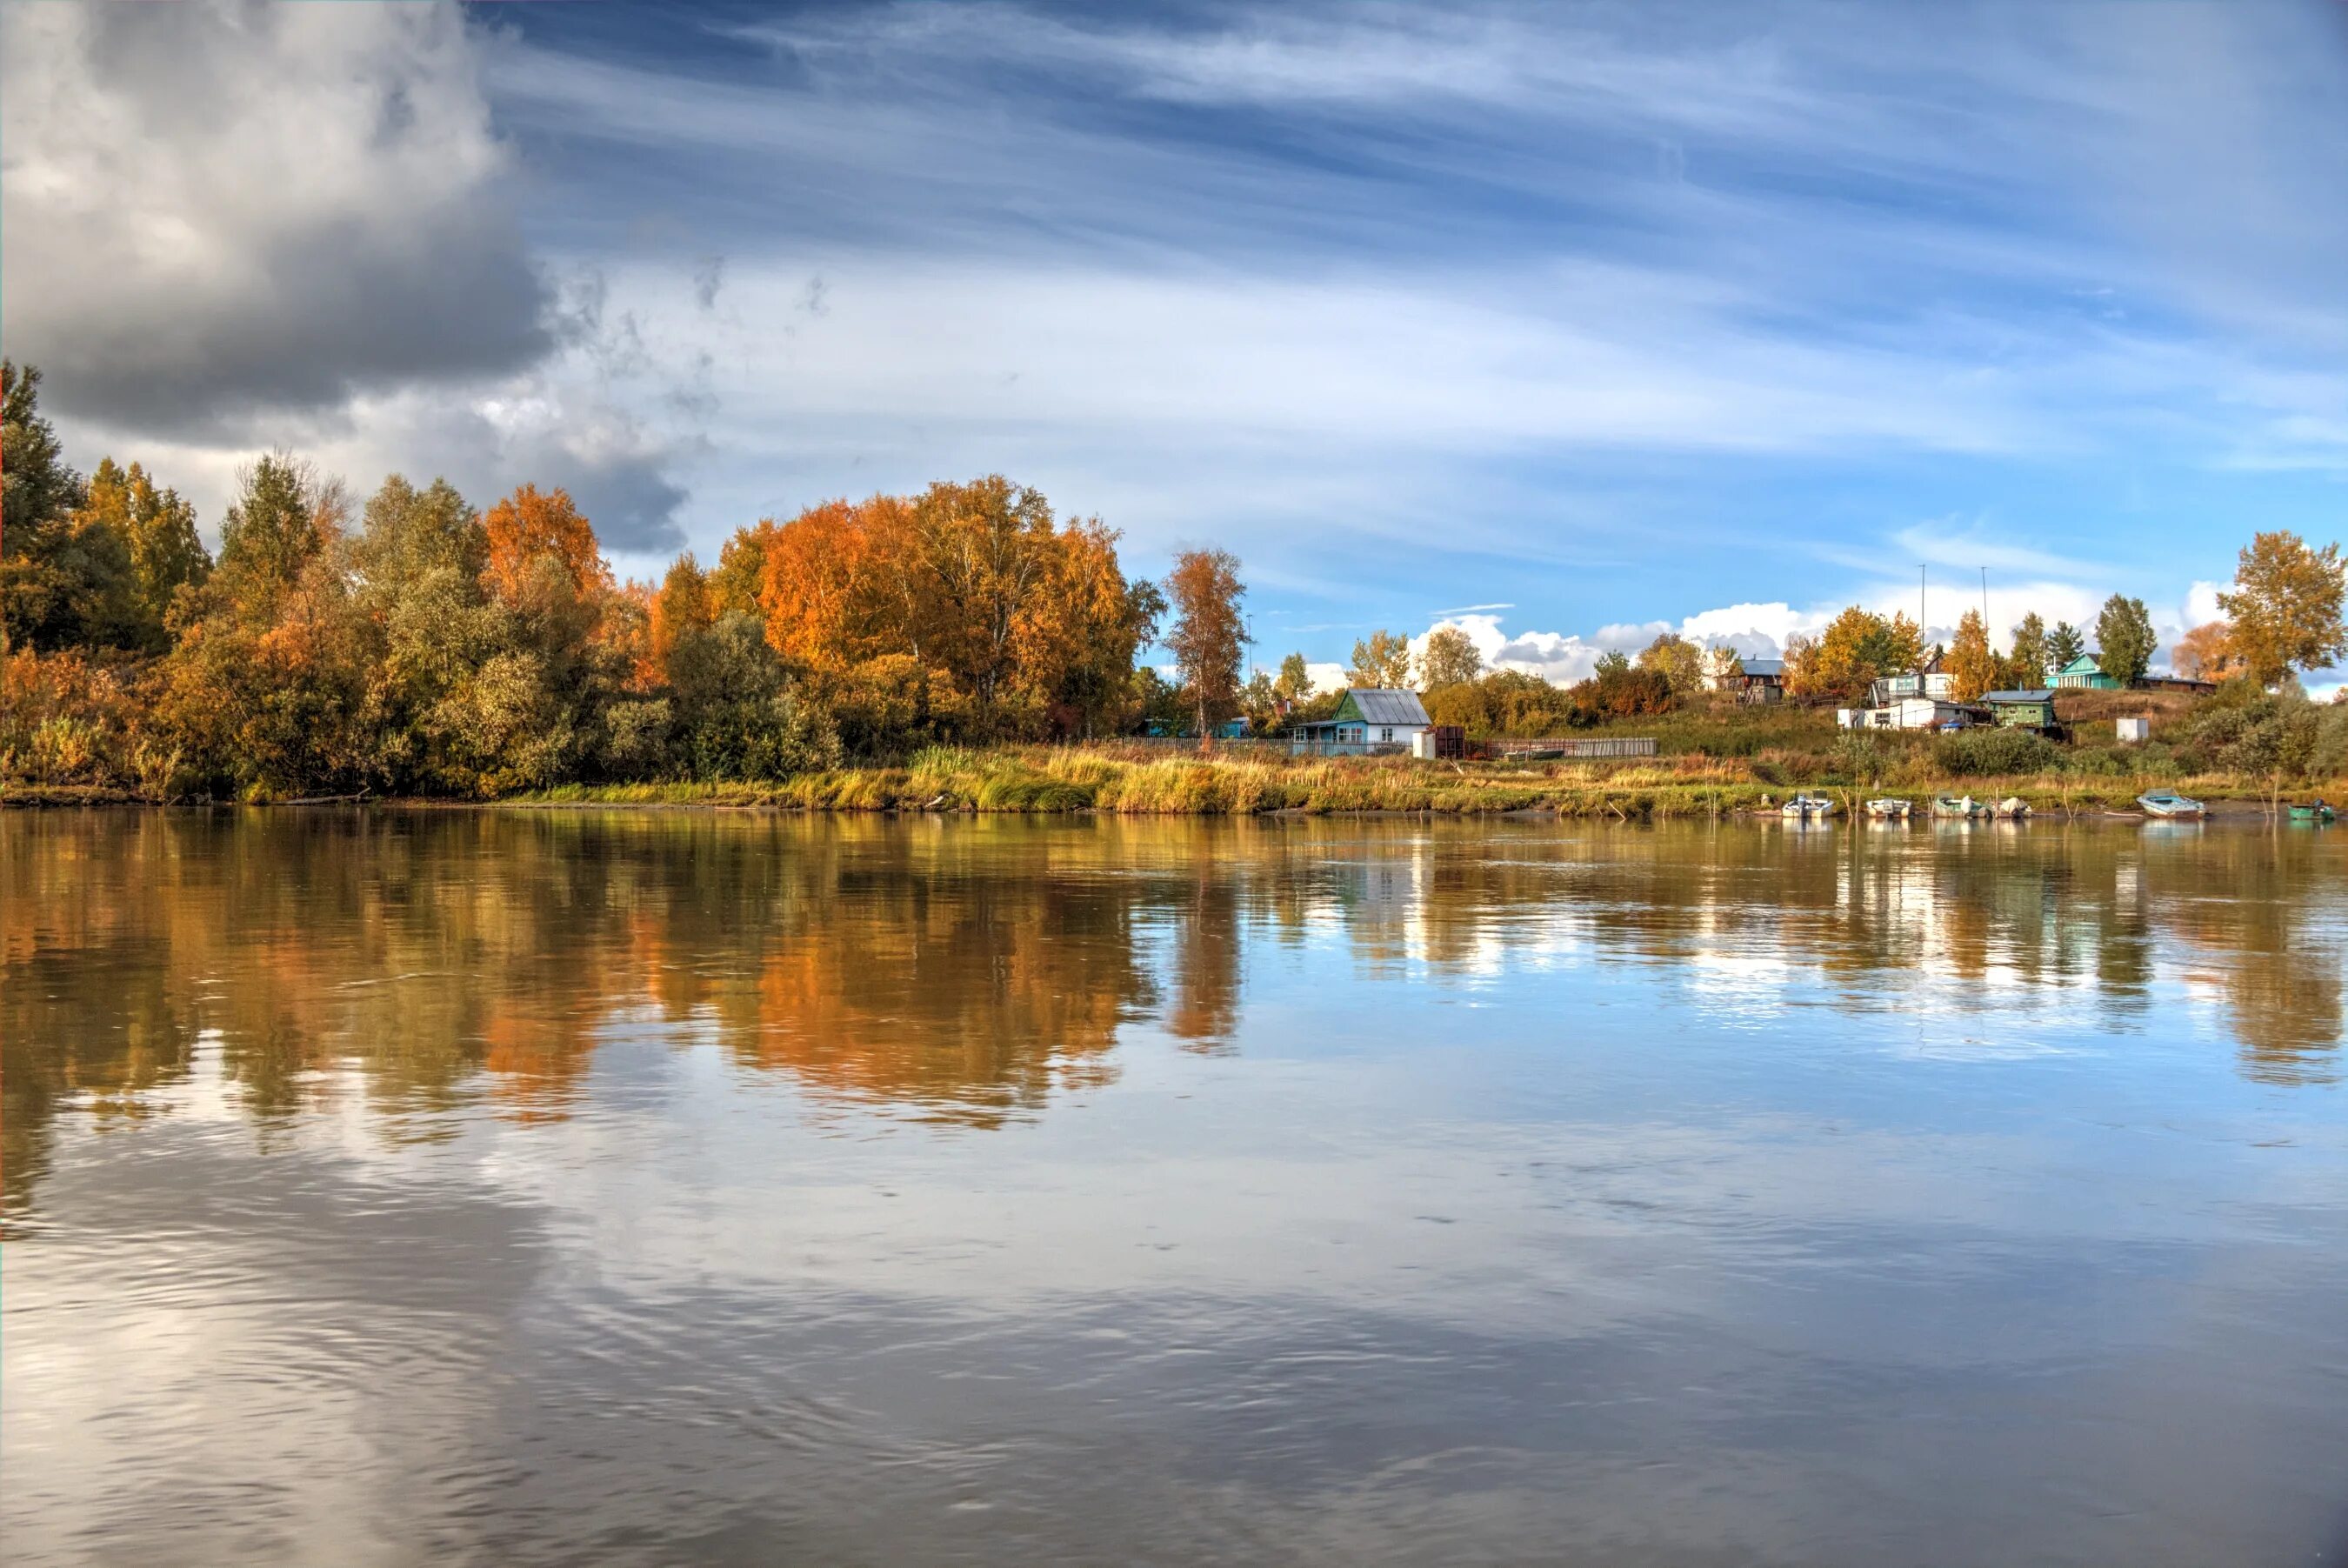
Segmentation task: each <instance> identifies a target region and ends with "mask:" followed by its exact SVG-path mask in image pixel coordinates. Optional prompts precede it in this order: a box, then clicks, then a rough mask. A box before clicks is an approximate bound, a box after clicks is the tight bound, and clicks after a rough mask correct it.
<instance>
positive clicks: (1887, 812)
mask: <svg viewBox="0 0 2348 1568" xmlns="http://www.w3.org/2000/svg"><path fill="white" fill-rule="evenodd" d="M1915 809H1916V803H1915V802H1914V801H1912V800H1902V799H1898V798H1897V797H1891V796H1887V797H1885V798H1884V799H1879V800H1869V802H1868V803H1867V814H1868V815H1869V816H1870V817H1877V818H1880V819H1882V820H1885V821H1894V822H1904V821H1906V820H1908V814H1909V813H1910V811H1913V810H1915Z"/></svg>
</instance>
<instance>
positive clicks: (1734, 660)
mask: <svg viewBox="0 0 2348 1568" xmlns="http://www.w3.org/2000/svg"><path fill="white" fill-rule="evenodd" d="M1704 680H1705V681H1706V682H1707V683H1708V684H1710V685H1711V686H1714V687H1715V688H1717V689H1719V690H1723V691H1725V690H1728V689H1730V688H1732V687H1735V686H1739V685H1742V684H1743V682H1744V680H1745V656H1744V655H1742V654H1739V653H1738V652H1737V651H1736V650H1735V648H1732V647H1730V646H1729V645H1727V644H1726V643H1723V644H1721V645H1719V646H1718V647H1715V648H1708V649H1706V650H1705V651H1704Z"/></svg>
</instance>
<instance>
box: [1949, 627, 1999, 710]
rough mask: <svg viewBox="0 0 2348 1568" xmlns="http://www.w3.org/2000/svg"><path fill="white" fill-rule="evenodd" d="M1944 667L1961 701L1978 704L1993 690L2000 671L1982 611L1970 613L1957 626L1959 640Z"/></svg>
mask: <svg viewBox="0 0 2348 1568" xmlns="http://www.w3.org/2000/svg"><path fill="white" fill-rule="evenodd" d="M1941 668H1943V669H1945V670H1947V671H1948V673H1949V680H1950V686H1951V688H1952V696H1955V697H1956V699H1957V700H1958V701H1959V702H1979V701H1980V700H1981V696H1982V693H1983V692H1985V691H1989V690H1991V689H1992V688H1993V686H1994V684H1995V682H1996V681H1997V678H1998V676H1999V674H2000V673H2001V671H2000V661H1999V659H1998V656H1997V651H1996V650H1995V649H1994V648H1993V647H1991V646H1990V642H1989V628H1988V627H1987V626H1985V625H1983V624H1982V617H1981V612H1980V611H1979V610H1968V611H1966V612H1965V613H1964V616H1963V618H1962V619H1961V620H1960V621H1958V623H1957V637H1956V641H1955V642H1953V643H1952V644H1950V645H1949V654H1948V657H1947V659H1946V661H1945V662H1944V663H1943V664H1942V665H1941Z"/></svg>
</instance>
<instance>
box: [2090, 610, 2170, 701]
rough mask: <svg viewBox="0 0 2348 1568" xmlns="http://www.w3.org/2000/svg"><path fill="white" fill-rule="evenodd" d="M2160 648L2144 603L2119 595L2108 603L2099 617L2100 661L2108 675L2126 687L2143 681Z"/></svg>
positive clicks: (2097, 650)
mask: <svg viewBox="0 0 2348 1568" xmlns="http://www.w3.org/2000/svg"><path fill="white" fill-rule="evenodd" d="M2159 646H2160V637H2159V634H2157V633H2156V632H2154V631H2153V629H2152V615H2151V613H2150V612H2148V611H2147V610H2146V609H2145V607H2144V601H2143V600H2141V599H2130V598H2127V597H2124V596H2123V595H2121V594H2118V593H2115V594H2113V595H2112V596H2111V597H2110V598H2108V599H2106V600H2105V601H2104V610H2103V614H2100V615H2098V616H2096V663H2097V664H2099V665H2102V666H2103V668H2104V674H2106V675H2107V676H2111V677H2112V678H2113V679H2114V680H2116V681H2118V682H2119V683H2120V684H2121V685H2122V686H2127V685H2130V684H2131V683H2133V682H2136V681H2139V680H2142V679H2143V678H2144V672H2145V671H2146V670H2147V669H2148V668H2149V667H2150V666H2151V665H2152V655H2153V651H2154V650H2155V649H2157V648H2158V647H2159Z"/></svg>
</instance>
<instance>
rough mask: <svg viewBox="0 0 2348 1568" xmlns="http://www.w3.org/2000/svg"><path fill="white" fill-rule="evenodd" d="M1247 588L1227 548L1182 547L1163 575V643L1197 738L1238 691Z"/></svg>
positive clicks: (1207, 731) (1206, 732) (1203, 735)
mask: <svg viewBox="0 0 2348 1568" xmlns="http://www.w3.org/2000/svg"><path fill="white" fill-rule="evenodd" d="M1245 593H1247V589H1246V587H1245V586H1244V585H1243V584H1242V583H1241V582H1240V562H1239V557H1238V556H1236V555H1233V554H1232V553H1231V552H1230V551H1228V550H1186V551H1184V552H1182V553H1181V554H1180V555H1178V556H1176V557H1175V558H1174V570H1173V571H1172V572H1170V573H1168V574H1167V578H1166V599H1167V603H1168V604H1169V606H1170V607H1171V608H1172V610H1173V612H1174V629H1173V630H1172V631H1171V632H1169V633H1168V634H1167V636H1166V646H1167V647H1168V648H1169V650H1170V651H1171V652H1172V653H1173V655H1174V666H1175V669H1176V670H1177V671H1178V672H1179V674H1180V676H1181V681H1182V686H1183V689H1184V690H1185V691H1186V692H1187V693H1188V694H1189V699H1190V706H1191V707H1193V708H1194V709H1195V710H1196V711H1197V714H1198V718H1199V734H1200V738H1202V739H1203V738H1206V737H1208V736H1210V735H1211V734H1212V733H1213V732H1214V728H1213V721H1214V720H1215V719H1218V718H1220V717H1224V716H1225V715H1227V714H1229V713H1230V712H1231V709H1232V707H1233V705H1234V703H1235V702H1236V700H1237V698H1238V696H1239V686H1240V663H1241V658H1242V657H1243V656H1244V655H1245V653H1246V649H1247V629H1246V626H1245V625H1244V624H1242V623H1241V619H1240V600H1241V597H1242V596H1244V595H1245ZM1406 656H1407V655H1406Z"/></svg>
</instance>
